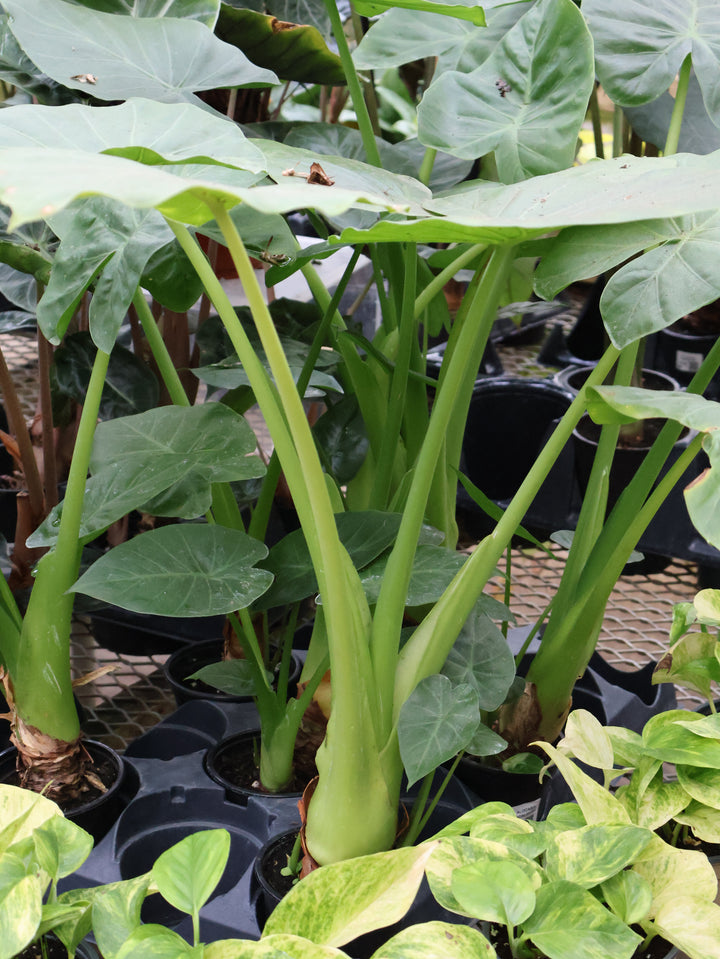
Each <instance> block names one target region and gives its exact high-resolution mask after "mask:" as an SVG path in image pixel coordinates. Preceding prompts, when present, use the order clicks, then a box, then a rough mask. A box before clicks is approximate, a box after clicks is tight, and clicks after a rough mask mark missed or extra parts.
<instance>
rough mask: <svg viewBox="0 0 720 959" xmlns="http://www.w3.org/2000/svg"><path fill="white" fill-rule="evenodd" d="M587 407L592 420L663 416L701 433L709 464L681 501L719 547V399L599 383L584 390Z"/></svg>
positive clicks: (687, 488)
mask: <svg viewBox="0 0 720 959" xmlns="http://www.w3.org/2000/svg"><path fill="white" fill-rule="evenodd" d="M588 411H589V413H590V415H591V416H592V418H593V419H594V420H595V422H596V423H629V422H632V421H633V420H641V419H643V420H644V419H650V418H654V417H666V418H667V419H671V420H675V421H676V422H678V423H682V425H683V426H686V427H687V428H688V429H690V430H697V432H698V433H702V434H703V442H702V445H703V449H704V450H705V452H706V453H707V456H708V459H709V461H710V465H709V467H708V469H706V470H705V471H704V472H703V473H702V474H701V475H700V476H699V477H698V478H697V479H695V480H694V481H693V482H692V483H691V484H690V485H689V486H688V487H686V489H685V502H686V504H687V508H688V513H689V514H690V519H691V520H692V522H693V525H694V526H695V529H696V530H697V531H698V532H699V533H700V535H701V536H704V537H705V539H706V540H707V541H708V543H710V544H711V545H712V546H715V547H716V548H720V511H719V510H718V508H717V504H718V502H720V403H716V402H715V401H713V400H707V399H705V397H703V396H697V395H695V394H693V393H683V392H672V393H663V392H658V391H656V390H641V389H636V388H634V387H620V386H617V387H615V386H612V387H610V386H603V387H597V388H595V389H591V390H589V391H588Z"/></svg>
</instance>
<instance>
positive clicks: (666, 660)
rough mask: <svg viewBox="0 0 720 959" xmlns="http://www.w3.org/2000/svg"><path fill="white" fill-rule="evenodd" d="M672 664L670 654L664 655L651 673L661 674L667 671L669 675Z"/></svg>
mask: <svg viewBox="0 0 720 959" xmlns="http://www.w3.org/2000/svg"><path fill="white" fill-rule="evenodd" d="M672 664H673V658H672V653H665V655H664V656H663V658H662V659H661V660H660V662H659V663H658V664H657V666H656V667H655V669H654V670H653V672H655V673H661V672H665V671H667V672H668V673H669V672H670V670H671V669H672Z"/></svg>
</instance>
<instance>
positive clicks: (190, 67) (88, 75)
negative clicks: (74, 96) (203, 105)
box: [4, 0, 278, 103]
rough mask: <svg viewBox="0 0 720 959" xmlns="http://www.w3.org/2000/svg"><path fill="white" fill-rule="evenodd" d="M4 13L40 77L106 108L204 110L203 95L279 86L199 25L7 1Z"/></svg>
mask: <svg viewBox="0 0 720 959" xmlns="http://www.w3.org/2000/svg"><path fill="white" fill-rule="evenodd" d="M4 6H5V9H6V11H7V13H9V14H10V27H11V29H12V31H13V33H14V34H15V37H16V39H17V41H18V43H19V44H20V46H21V47H22V48H23V50H24V51H25V53H26V54H27V55H28V57H30V59H31V60H32V61H33V63H34V64H35V65H36V66H37V67H38V68H39V69H40V70H42V71H43V72H45V73H46V74H47V75H48V76H49V77H52V79H53V80H55V81H56V82H58V83H62V84H63V85H64V86H67V87H69V88H70V89H74V90H81V91H82V92H83V93H85V94H91V95H92V96H93V97H96V98H97V99H100V100H127V99H128V98H129V97H137V96H141V97H148V98H150V99H153V100H160V101H162V102H165V103H173V102H180V101H183V100H185V101H188V102H192V103H198V102H199V101H198V99H197V97H196V96H195V93H196V92H197V91H198V90H212V89H215V88H217V87H256V86H269V85H271V84H274V83H277V82H278V78H277V76H276V75H275V73H273V72H272V71H270V70H263V69H262V68H260V67H256V66H255V65H254V64H253V63H251V62H250V61H249V60H248V59H247V57H246V56H245V55H244V54H242V53H241V52H240V51H239V50H237V49H236V48H235V47H232V46H230V45H229V44H227V43H223V42H222V40H220V39H218V37H216V36H215V35H214V34H213V32H212V31H211V30H209V29H208V28H207V27H206V26H205V25H204V24H202V23H198V22H197V21H196V20H179V19H176V18H173V17H169V18H165V17H152V18H143V19H138V18H137V17H128V16H118V15H113V14H110V13H103V12H101V11H98V10H90V9H87V8H85V7H79V6H75V5H74V4H70V3H66V2H64V0H4Z"/></svg>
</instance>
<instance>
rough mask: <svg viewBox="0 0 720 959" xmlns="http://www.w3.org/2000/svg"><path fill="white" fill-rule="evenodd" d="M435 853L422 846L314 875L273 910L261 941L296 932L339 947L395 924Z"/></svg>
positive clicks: (329, 867) (339, 865)
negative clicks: (280, 934) (375, 930)
mask: <svg viewBox="0 0 720 959" xmlns="http://www.w3.org/2000/svg"><path fill="white" fill-rule="evenodd" d="M435 847H436V844H435V843H432V842H431V843H424V844H422V845H420V846H408V847H406V848H402V849H393V850H390V851H389V852H381V853H375V854H373V855H370V856H361V857H359V858H356V859H349V860H347V861H345V862H337V863H331V864H330V865H327V866H323V868H322V869H316V870H315V871H314V872H312V873H310V875H309V876H307V877H306V878H305V879H303V881H302V882H301V883H298V884H297V886H295V887H294V888H293V889H292V891H291V892H290V893H289V894H288V895H287V896H285V898H284V899H283V900H282V901H281V902H280V904H279V905H278V906H277V907H276V908H275V910H274V911H273V913H272V915H271V916H270V918H269V919H268V922H267V924H266V926H265V929H264V932H263V938H266V937H268V936H271V935H273V934H275V933H282V932H293V933H295V934H297V935H301V936H304V937H305V938H307V939H311V940H312V941H313V942H319V943H323V944H325V945H329V946H340V945H342V944H343V943H345V942H350V941H351V940H353V939H355V938H357V937H358V936H360V935H363V934H364V933H366V932H370V931H372V930H373V929H377V928H379V927H381V926H387V925H390V924H392V923H393V922H397V921H398V920H399V919H401V918H402V917H403V916H404V915H405V913H406V912H407V910H408V909H409V908H410V906H411V904H412V902H413V900H414V898H415V896H416V894H417V891H418V888H419V886H420V882H421V881H422V878H423V874H424V870H425V864H426V862H427V860H428V859H429V858H430V856H431V855H432V853H433V851H434V849H435Z"/></svg>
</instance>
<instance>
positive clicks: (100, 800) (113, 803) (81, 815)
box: [0, 738, 132, 842]
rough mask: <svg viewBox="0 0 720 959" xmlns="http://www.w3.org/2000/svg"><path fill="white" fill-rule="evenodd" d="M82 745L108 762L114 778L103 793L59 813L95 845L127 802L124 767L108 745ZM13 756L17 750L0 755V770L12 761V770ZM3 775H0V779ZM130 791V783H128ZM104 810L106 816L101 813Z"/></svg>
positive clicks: (85, 741)
mask: <svg viewBox="0 0 720 959" xmlns="http://www.w3.org/2000/svg"><path fill="white" fill-rule="evenodd" d="M82 745H83V746H84V747H85V748H86V749H87V751H88V753H90V754H92V753H95V754H96V755H97V754H99V755H101V756H102V757H103V758H104V759H106V760H109V761H111V762H112V764H113V765H114V767H115V778H114V780H113V782H112V783H111V784H110V785H109V786H108V787H107V788H106V790H105V792H104V793H102V794H101V795H99V796H95V797H94V798H93V799H89V800H87V801H86V802H83V803H79V804H78V805H77V806H75V807H73V808H72V809H68V810H63V813H64V815H65V818H66V819H69V820H71V821H72V822H74V823H76V824H77V825H78V826H81V827H82V828H83V829H85V830H86V832H89V833H91V835H92V836H93V837H94V839H95V841H96V842H99V841H100V839H102V837H103V836H104V835H105V834H106V833H107V832H108V830H109V829H110V828H111V826H112V825H113V823H114V822H115V820H116V819H117V818H118V816H119V815H120V813H121V812H122V809H123V807H124V806H125V805H126V804H127V802H129V800H130V798H131V797H130V796H129V795H127V790H125V789H124V787H125V785H126V781H127V778H128V777H127V766H126V764H125V762H124V760H123V758H122V756H120V754H119V753H118V752H117V751H116V750H114V749H113V748H112V746H108V745H107V744H106V743H103V742H100V741H99V740H97V739H87V738H83V739H82ZM16 756H17V747H15V746H8V747H7V748H6V749H3V750H2V752H0V770H1V769H2V765H3V764H4V763H7V762H8V761H9V760H11V759H12V763H13V771H14V769H15V757H16ZM4 775H7V773H1V772H0V780H2V778H3V776H4ZM131 788H132V783H131ZM103 810H105V811H106V815H105V814H104V813H103Z"/></svg>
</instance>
